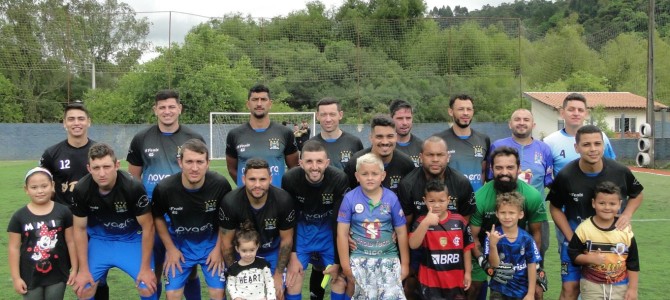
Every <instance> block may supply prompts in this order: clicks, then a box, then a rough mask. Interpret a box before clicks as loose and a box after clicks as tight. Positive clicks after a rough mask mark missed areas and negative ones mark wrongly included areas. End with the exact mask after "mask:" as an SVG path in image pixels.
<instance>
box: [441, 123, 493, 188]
mask: <svg viewBox="0 0 670 300" xmlns="http://www.w3.org/2000/svg"><path fill="white" fill-rule="evenodd" d="M471 131H472V133H471V134H470V136H467V137H460V136H457V135H456V133H454V129H453V127H452V128H449V129H447V130H445V131H442V132H440V133H437V134H435V135H436V136H439V137H441V138H442V139H444V141H445V142H447V146H448V148H449V155H450V156H451V159H450V160H449V166H450V167H452V168H454V169H456V170H458V171H459V172H461V173H463V175H465V177H467V178H468V180H469V181H470V185H472V189H473V190H474V191H475V192H476V191H477V190H478V189H479V188H481V187H482V185H484V179H485V178H482V170H483V168H482V164H484V163H485V162H486V158H487V157H488V153H489V148H491V139H489V137H488V136H487V135H485V134H483V133H480V132H478V131H475V130H474V129H471Z"/></svg>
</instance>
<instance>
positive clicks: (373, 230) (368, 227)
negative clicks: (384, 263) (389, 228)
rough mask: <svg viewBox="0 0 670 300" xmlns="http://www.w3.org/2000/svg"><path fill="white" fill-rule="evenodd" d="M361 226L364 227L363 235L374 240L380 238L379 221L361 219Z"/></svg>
mask: <svg viewBox="0 0 670 300" xmlns="http://www.w3.org/2000/svg"><path fill="white" fill-rule="evenodd" d="M362 225H363V228H365V237H366V238H368V239H371V240H376V239H379V238H381V225H382V224H381V222H379V220H377V219H375V220H373V221H368V220H367V219H366V220H365V221H363V224H362Z"/></svg>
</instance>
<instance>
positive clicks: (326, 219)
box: [282, 141, 349, 300]
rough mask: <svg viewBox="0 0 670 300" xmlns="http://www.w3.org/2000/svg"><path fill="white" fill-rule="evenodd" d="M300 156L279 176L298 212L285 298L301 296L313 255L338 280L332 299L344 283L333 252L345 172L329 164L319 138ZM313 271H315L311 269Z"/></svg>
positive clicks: (346, 186) (345, 184)
mask: <svg viewBox="0 0 670 300" xmlns="http://www.w3.org/2000/svg"><path fill="white" fill-rule="evenodd" d="M300 156H301V158H300V168H293V169H291V170H289V171H288V172H286V174H284V177H283V178H282V186H283V187H284V190H286V191H287V192H288V193H289V194H291V196H292V197H293V200H294V203H295V208H296V212H297V214H298V224H297V225H296V232H295V244H294V248H295V249H294V251H293V252H292V253H291V261H290V263H289V268H288V271H287V280H286V281H287V282H286V283H287V284H286V285H287V293H286V299H287V300H292V299H297V300H299V299H302V297H301V292H302V283H303V280H304V275H305V274H304V270H305V269H307V264H308V263H309V260H310V257H311V255H312V254H318V256H319V257H320V261H319V264H320V267H321V268H320V270H321V272H323V266H329V265H332V266H330V267H329V268H328V270H326V272H328V273H329V274H330V275H331V278H334V279H338V280H337V281H335V282H334V283H333V285H332V286H331V299H341V298H342V297H344V288H345V282H344V280H343V279H340V278H339V276H338V273H339V268H340V267H339V259H336V253H335V251H334V250H335V235H334V228H335V227H334V226H333V225H334V224H333V223H334V222H333V221H334V218H335V217H334V216H335V214H336V213H335V212H336V211H337V209H338V207H337V206H338V205H339V204H340V203H341V202H342V198H343V197H344V194H346V193H347V192H348V191H349V184H348V179H347V175H346V174H344V172H343V171H342V170H339V169H337V168H335V167H331V166H330V165H329V164H330V160H329V159H328V154H327V153H326V149H325V148H324V147H323V145H322V144H321V143H320V142H318V141H307V142H306V143H305V144H304V145H303V148H302V151H301V152H300ZM312 266H314V263H312ZM314 272H318V271H315V269H314V268H312V273H314ZM310 297H311V295H310Z"/></svg>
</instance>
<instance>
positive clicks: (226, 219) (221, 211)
mask: <svg viewBox="0 0 670 300" xmlns="http://www.w3.org/2000/svg"><path fill="white" fill-rule="evenodd" d="M219 220H223V221H230V218H228V217H227V216H226V213H225V212H223V207H219Z"/></svg>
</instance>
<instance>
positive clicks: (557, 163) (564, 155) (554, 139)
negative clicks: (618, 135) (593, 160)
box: [543, 129, 616, 177]
mask: <svg viewBox="0 0 670 300" xmlns="http://www.w3.org/2000/svg"><path fill="white" fill-rule="evenodd" d="M603 139H604V141H605V153H604V157H607V158H610V159H616V154H615V153H614V149H613V148H612V144H611V143H610V140H609V138H607V135H605V134H604V133H603ZM543 141H544V142H545V143H547V145H549V148H550V149H551V156H552V157H553V158H554V177H556V174H558V172H559V171H560V170H561V169H563V167H565V165H567V164H568V163H569V162H571V161H573V160H575V159H579V153H577V151H575V137H574V136H570V135H569V134H568V133H567V132H565V129H561V130H559V131H555V132H554V133H552V134H550V135H548V136H547V137H545V138H544V140H543Z"/></svg>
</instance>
